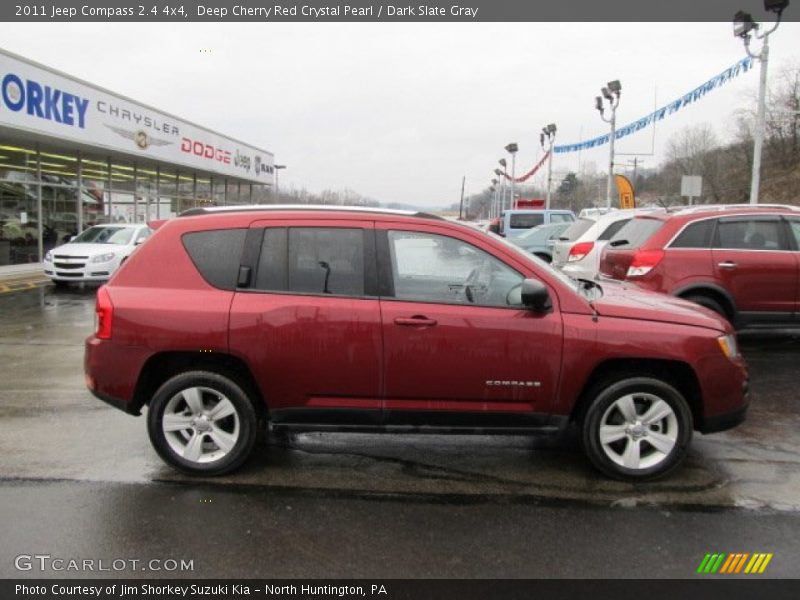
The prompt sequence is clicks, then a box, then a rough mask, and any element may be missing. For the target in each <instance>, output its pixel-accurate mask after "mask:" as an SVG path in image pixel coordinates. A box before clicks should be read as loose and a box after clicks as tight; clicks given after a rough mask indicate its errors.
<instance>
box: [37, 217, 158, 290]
mask: <svg viewBox="0 0 800 600" xmlns="http://www.w3.org/2000/svg"><path fill="white" fill-rule="evenodd" d="M151 233H153V230H152V229H150V228H149V227H148V226H147V225H142V224H139V225H127V224H124V223H120V224H109V225H94V226H93V227H89V228H88V229H87V230H85V231H84V232H83V233H81V234H80V235H79V236H76V237H74V238H72V240H71V241H69V242H67V243H66V244H63V245H62V246H58V247H56V248H53V249H52V250H50V251H48V252H47V254H45V257H44V274H45V275H47V276H48V277H49V278H50V279H51V280H52V281H53V283H55V284H56V285H57V286H64V285H67V284H68V283H71V282H80V281H106V280H107V279H108V278H109V277H111V275H113V274H114V271H116V270H117V269H118V268H119V266H120V265H121V264H122V263H123V262H125V259H126V258H128V256H130V254H131V252H133V251H134V250H135V249H136V246H138V245H139V244H141V243H142V242H143V241H145V240H146V239H147V238H148V237H150V234H151Z"/></svg>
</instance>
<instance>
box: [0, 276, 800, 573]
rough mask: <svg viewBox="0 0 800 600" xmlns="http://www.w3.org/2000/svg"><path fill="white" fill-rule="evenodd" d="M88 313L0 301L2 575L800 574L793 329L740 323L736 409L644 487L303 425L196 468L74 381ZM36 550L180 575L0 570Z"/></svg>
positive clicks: (514, 458)
mask: <svg viewBox="0 0 800 600" xmlns="http://www.w3.org/2000/svg"><path fill="white" fill-rule="evenodd" d="M93 317H94V289H93V288H87V289H77V288H76V289H72V290H67V291H55V290H54V289H53V288H50V287H46V288H39V289H32V290H28V291H20V292H14V293H7V294H2V295H0V539H2V544H0V577H41V576H50V577H53V576H64V575H66V576H73V577H78V576H83V577H86V576H128V577H136V576H139V577H162V576H170V577H174V576H181V577H183V576H186V577H216V576H227V577H246V576H249V577H503V578H505V577H602V576H604V577H691V576H693V575H694V571H695V569H696V568H697V565H698V564H699V563H700V561H701V560H702V558H703V556H704V554H705V553H706V552H772V553H774V555H775V556H774V558H773V560H772V562H771V563H770V565H769V569H768V570H767V572H766V573H765V576H773V577H792V576H794V577H797V576H800V410H799V407H798V404H800V390H798V382H800V377H798V375H800V360H798V359H800V335H792V334H790V333H784V334H771V335H754V334H748V335H744V336H742V337H741V340H740V341H741V345H742V348H743V352H744V354H745V357H746V359H747V361H748V363H749V365H750V369H751V379H752V398H751V411H750V414H749V417H748V420H747V421H746V422H745V424H743V425H742V426H740V427H739V428H737V429H734V430H732V431H728V432H724V433H720V434H714V435H710V436H702V435H700V434H696V435H695V438H694V441H693V445H692V449H691V451H690V455H689V458H688V460H687V461H686V463H685V465H684V466H683V467H682V468H681V469H680V470H679V471H677V472H676V473H675V474H674V475H672V476H671V477H670V478H668V479H666V480H664V481H660V482H655V483H651V484H643V485H631V484H624V483H619V482H614V481H609V480H606V479H604V478H603V477H602V476H600V475H598V474H597V473H595V472H594V471H593V470H592V469H591V468H590V467H589V465H588V464H587V462H586V461H585V459H584V458H583V456H582V454H581V452H580V450H579V448H578V446H577V443H576V441H575V439H574V436H567V437H566V438H565V439H563V440H559V441H556V442H553V441H544V440H536V439H530V438H527V437H513V436H439V435H388V434H384V435H366V434H317V433H314V434H300V435H294V436H290V437H281V438H275V437H274V438H272V439H271V440H270V442H269V444H267V445H265V446H263V447H260V448H259V449H258V451H257V452H256V453H255V455H254V456H253V458H252V459H251V460H250V461H249V462H248V463H247V464H246V465H245V467H244V468H243V469H242V470H241V471H239V472H237V473H236V474H233V475H231V476H226V477H222V478H215V479H209V480H198V479H191V478H187V477H184V476H181V475H180V474H177V473H176V472H174V471H172V470H171V469H170V468H168V467H166V466H165V465H164V464H163V463H161V461H160V460H159V459H158V457H157V456H156V454H155V452H154V450H152V448H151V446H150V442H149V440H148V437H147V432H146V429H145V421H144V419H143V418H142V417H139V418H134V417H130V416H128V415H125V414H124V413H122V412H120V411H118V410H116V409H113V408H111V407H109V406H106V405H105V404H103V403H101V402H100V401H98V400H96V399H94V397H93V396H91V394H89V392H88V391H87V390H86V389H85V386H84V381H83V371H82V357H83V340H84V338H85V337H86V336H87V335H88V334H89V333H90V331H91V328H92V323H93ZM35 553H47V554H50V555H52V556H59V557H64V558H72V557H81V558H84V557H93V558H96V559H104V560H107V561H110V560H113V559H116V558H134V559H143V560H149V559H151V558H172V559H178V560H180V559H189V560H193V561H194V569H193V570H192V571H188V572H163V571H144V572H139V571H138V570H137V569H128V568H126V570H123V571H122V572H119V573H117V572H111V573H107V572H106V573H99V572H98V573H64V572H52V571H45V572H41V571H39V570H37V569H32V570H31V571H26V572H20V571H18V570H16V569H15V567H14V557H15V556H17V555H19V554H35Z"/></svg>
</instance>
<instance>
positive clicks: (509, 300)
mask: <svg viewBox="0 0 800 600" xmlns="http://www.w3.org/2000/svg"><path fill="white" fill-rule="evenodd" d="M389 253H390V256H391V261H392V275H393V278H394V290H395V297H396V298H398V299H400V300H418V301H422V302H437V303H448V304H453V303H456V304H476V305H482V306H509V305H512V306H518V305H520V303H521V302H520V296H519V286H520V284H521V283H522V279H523V277H522V275H520V274H519V273H517V272H516V271H515V270H513V269H511V268H510V267H508V266H506V265H505V264H503V263H502V262H500V261H498V260H497V259H495V258H494V257H492V256H490V255H489V254H487V253H486V252H484V251H483V250H480V249H478V248H476V247H475V246H473V245H472V244H468V243H466V242H462V241H460V240H456V239H453V238H450V237H446V236H441V235H434V234H429V233H413V232H407V231H390V232H389Z"/></svg>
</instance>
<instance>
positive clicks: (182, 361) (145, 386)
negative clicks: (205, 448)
mask: <svg viewBox="0 0 800 600" xmlns="http://www.w3.org/2000/svg"><path fill="white" fill-rule="evenodd" d="M185 371H212V372H214V373H218V374H220V375H223V376H226V377H228V378H230V379H232V380H234V381H235V382H236V383H237V384H238V385H240V386H241V387H243V388H244V391H245V393H246V394H247V395H248V397H249V398H251V400H252V402H253V406H254V408H255V409H256V411H257V412H258V413H259V414H260V416H262V417H266V416H267V414H268V409H267V404H266V401H265V399H264V395H263V394H262V393H261V389H260V388H259V386H258V383H257V382H256V380H255V378H254V377H253V373H252V372H251V370H250V368H249V367H248V366H247V364H246V363H245V362H244V361H243V360H242V359H241V358H238V357H236V356H233V355H231V354H226V353H223V352H180V351H169V352H159V353H157V354H154V355H153V356H151V357H150V358H148V359H147V361H146V362H145V364H144V366H143V367H142V371H141V373H140V374H139V379H138V381H137V382H136V389H135V391H134V395H133V403H132V406H131V409H132V410H133V411H135V414H138V413H139V412H140V411H141V409H142V407H143V406H145V405H146V404H149V402H150V398H152V397H153V395H154V394H155V393H156V390H158V388H159V387H160V386H161V384H163V383H164V382H165V381H166V380H167V379H169V378H170V377H173V376H175V375H177V374H179V373H183V372H185Z"/></svg>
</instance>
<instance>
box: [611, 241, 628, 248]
mask: <svg viewBox="0 0 800 600" xmlns="http://www.w3.org/2000/svg"><path fill="white" fill-rule="evenodd" d="M628 244H630V242H629V241H628V240H612V241H610V242H608V245H609V246H611V247H612V248H616V247H617V246H627V245H628Z"/></svg>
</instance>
